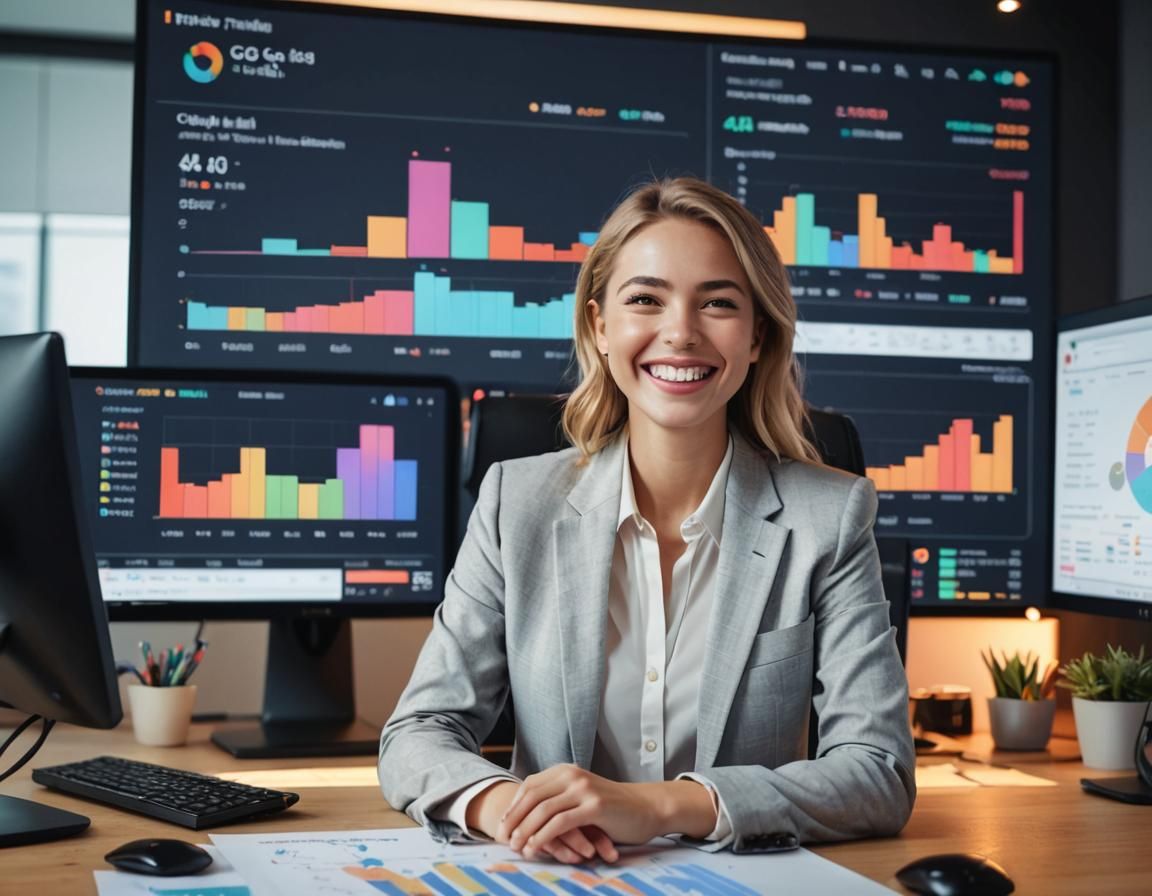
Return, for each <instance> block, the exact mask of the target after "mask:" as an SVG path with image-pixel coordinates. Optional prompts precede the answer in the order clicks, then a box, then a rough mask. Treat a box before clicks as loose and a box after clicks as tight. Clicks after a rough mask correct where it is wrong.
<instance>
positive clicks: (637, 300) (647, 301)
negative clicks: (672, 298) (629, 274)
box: [625, 293, 656, 305]
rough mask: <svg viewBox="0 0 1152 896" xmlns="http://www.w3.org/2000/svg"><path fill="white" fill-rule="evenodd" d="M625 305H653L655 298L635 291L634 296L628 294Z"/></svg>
mask: <svg viewBox="0 0 1152 896" xmlns="http://www.w3.org/2000/svg"><path fill="white" fill-rule="evenodd" d="M625 304H626V305H655V304H656V299H655V298H654V297H652V296H650V295H646V294H644V293H637V294H636V295H634V296H629V297H628V300H627V302H625Z"/></svg>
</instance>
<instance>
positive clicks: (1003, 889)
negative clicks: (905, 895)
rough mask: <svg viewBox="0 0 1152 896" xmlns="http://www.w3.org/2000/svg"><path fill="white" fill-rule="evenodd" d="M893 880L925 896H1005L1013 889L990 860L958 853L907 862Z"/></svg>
mask: <svg viewBox="0 0 1152 896" xmlns="http://www.w3.org/2000/svg"><path fill="white" fill-rule="evenodd" d="M896 880H898V881H900V883H902V884H903V885H904V886H906V887H907V888H908V889H909V890H911V891H912V892H914V893H924V894H926V896H1008V894H1009V893H1011V892H1012V891H1013V890H1015V889H1016V885H1015V884H1013V883H1012V879H1011V878H1010V877H1008V874H1007V873H1006V872H1005V871H1004V869H1003V868H1001V867H1000V866H999V865H997V864H996V863H995V862H993V861H992V860H991V859H989V858H987V857H986V856H976V855H970V854H966V853H959V852H954V853H946V854H944V855H938V856H925V857H924V858H922V859H917V860H916V861H915V862H909V863H908V864H907V865H905V866H904V867H903V868H901V869H900V870H899V871H897V872H896Z"/></svg>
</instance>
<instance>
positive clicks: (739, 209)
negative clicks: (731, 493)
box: [563, 177, 820, 463]
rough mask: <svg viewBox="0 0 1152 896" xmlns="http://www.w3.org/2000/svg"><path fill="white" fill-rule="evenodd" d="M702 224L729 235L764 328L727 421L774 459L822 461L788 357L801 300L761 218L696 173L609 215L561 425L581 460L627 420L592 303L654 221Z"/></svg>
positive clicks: (581, 287)
mask: <svg viewBox="0 0 1152 896" xmlns="http://www.w3.org/2000/svg"><path fill="white" fill-rule="evenodd" d="M669 218H678V219H682V220H689V221H697V222H699V223H701V224H704V225H705V226H708V227H711V228H713V229H714V230H716V231H717V232H718V233H721V234H723V236H724V237H725V238H727V240H728V242H729V243H731V244H732V249H733V250H734V251H735V253H736V258H737V260H738V261H739V262H740V266H741V267H742V268H743V269H744V273H745V275H746V276H747V278H748V282H749V283H750V284H751V286H752V292H753V294H754V295H755V299H756V304H755V326H759V327H761V328H762V332H763V343H762V345H761V349H760V359H759V360H758V361H757V362H756V363H754V364H753V365H752V367H751V369H750V370H749V372H748V376H747V378H746V379H745V380H744V383H743V384H742V385H741V387H740V390H739V392H737V394H736V395H734V396H733V397H732V399H731V401H729V402H728V420H729V425H730V426H732V427H733V428H734V429H735V430H736V431H737V432H739V433H740V434H741V435H743V436H744V438H746V439H747V440H748V441H749V442H751V443H752V444H753V445H755V446H756V447H758V448H760V449H761V450H763V451H767V452H770V453H771V454H774V455H776V456H777V457H778V458H781V457H788V458H792V459H794V460H801V461H810V462H813V463H820V455H819V453H818V452H817V451H816V448H815V447H814V446H813V445H812V443H811V442H810V441H809V440H808V438H807V437H806V436H805V435H804V423H805V419H806V413H805V409H804V401H803V399H802V398H801V397H800V369H799V366H798V365H797V363H796V358H795V356H794V355H793V354H792V340H793V338H794V336H795V333H796V303H795V302H794V301H793V299H792V293H791V291H790V290H789V288H788V274H787V271H786V270H785V268H784V264H783V263H782V262H781V261H780V256H779V255H777V253H776V249H775V247H774V246H773V245H772V241H771V240H770V239H769V238H768V234H767V233H765V232H764V228H763V226H762V225H761V224H760V222H759V221H758V220H756V218H755V217H754V216H753V215H752V214H751V213H750V212H749V211H748V210H747V209H746V208H744V206H742V205H741V204H740V203H739V202H737V201H736V200H735V199H733V198H732V197H731V196H729V195H728V194H727V193H725V192H723V191H722V190H718V189H717V188H716V187H713V186H711V185H710V184H707V183H705V182H703V181H701V180H697V179H696V178H691V177H679V178H675V179H668V180H659V181H653V182H651V183H647V184H644V185H642V186H640V187H638V188H637V189H636V190H634V191H633V192H632V193H631V194H629V195H628V196H627V197H626V198H625V199H624V201H623V202H621V203H620V205H618V206H617V207H616V209H615V210H614V211H613V212H612V214H611V215H609V217H608V220H607V221H605V222H604V226H603V227H601V229H600V234H599V236H598V237H597V238H596V243H595V245H593V246H592V248H591V250H590V251H589V252H588V257H587V258H586V259H585V261H584V264H583V265H582V266H581V268H580V276H579V277H578V278H577V281H576V320H575V328H574V339H575V354H576V361H577V363H578V364H579V367H580V384H579V385H578V386H577V387H576V388H575V389H574V390H573V392H572V394H571V395H570V396H569V397H568V400H567V402H566V403H565V405H564V415H563V426H564V432H565V434H566V435H567V436H568V439H569V441H571V442H572V444H573V445H575V446H576V447H577V448H579V449H580V453H581V455H582V460H583V461H587V460H588V458H590V457H591V456H592V455H593V454H595V453H596V452H597V451H599V450H600V449H601V448H603V447H604V446H605V445H607V444H608V443H609V442H611V441H612V440H613V439H614V438H615V437H616V436H617V434H619V433H620V432H621V431H622V430H623V429H624V427H625V426H626V425H627V423H628V402H627V399H625V397H624V393H623V392H621V391H620V388H619V387H618V386H617V385H616V382H615V380H613V379H612V374H611V373H610V372H609V369H608V361H607V359H606V358H604V357H603V356H602V355H601V354H600V352H599V350H598V349H597V347H596V333H595V329H594V324H593V314H592V309H591V307H590V306H589V303H590V302H595V303H596V304H597V305H598V306H599V307H600V309H601V310H603V307H604V296H605V291H606V289H607V286H608V278H609V277H610V276H611V274H612V267H613V265H614V264H615V261H616V256H617V255H618V254H619V253H620V250H621V249H622V248H623V246H624V244H625V243H627V242H628V241H629V240H630V239H632V238H633V237H634V236H636V234H638V233H639V232H640V231H641V230H643V229H644V228H645V227H648V226H650V225H652V224H655V223H656V222H657V221H663V220H667V219H669Z"/></svg>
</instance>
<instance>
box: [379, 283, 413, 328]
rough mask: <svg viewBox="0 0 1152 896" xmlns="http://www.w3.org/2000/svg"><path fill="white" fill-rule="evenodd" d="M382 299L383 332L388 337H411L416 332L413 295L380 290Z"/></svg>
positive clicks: (397, 290) (396, 290)
mask: <svg viewBox="0 0 1152 896" xmlns="http://www.w3.org/2000/svg"><path fill="white" fill-rule="evenodd" d="M378 295H381V296H383V297H384V332H385V333H387V334H388V335H389V336H411V335H412V334H413V333H415V332H416V302H415V294H414V293H413V292H411V291H408V292H405V291H404V290H400V289H392V290H381V291H380V292H379V293H378Z"/></svg>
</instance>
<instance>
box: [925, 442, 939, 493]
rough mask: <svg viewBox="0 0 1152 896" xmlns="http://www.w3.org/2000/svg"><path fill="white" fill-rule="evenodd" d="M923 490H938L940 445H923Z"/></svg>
mask: <svg viewBox="0 0 1152 896" xmlns="http://www.w3.org/2000/svg"><path fill="white" fill-rule="evenodd" d="M924 490H925V491H928V492H938V491H940V446H939V445H925V446H924Z"/></svg>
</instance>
